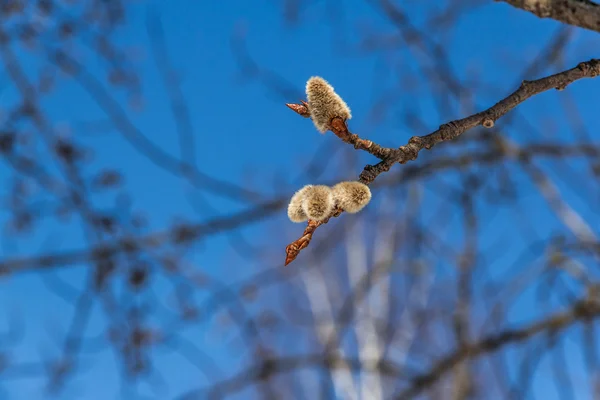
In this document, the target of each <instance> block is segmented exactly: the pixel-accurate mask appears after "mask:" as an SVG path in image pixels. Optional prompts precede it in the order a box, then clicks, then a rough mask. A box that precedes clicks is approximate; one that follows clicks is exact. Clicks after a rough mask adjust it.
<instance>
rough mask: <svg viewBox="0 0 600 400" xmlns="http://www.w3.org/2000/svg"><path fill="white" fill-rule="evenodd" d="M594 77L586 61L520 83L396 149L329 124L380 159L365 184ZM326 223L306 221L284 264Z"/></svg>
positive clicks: (598, 62)
mask: <svg viewBox="0 0 600 400" xmlns="http://www.w3.org/2000/svg"><path fill="white" fill-rule="evenodd" d="M598 75H600V59H592V60H590V61H587V62H581V63H579V64H578V65H577V66H576V67H574V68H571V69H569V70H567V71H563V72H560V73H558V74H555V75H551V76H547V77H545V78H541V79H538V80H534V81H523V82H522V83H521V86H520V87H519V88H518V89H517V90H515V91H514V92H513V93H511V94H510V95H509V96H508V97H506V98H504V99H503V100H500V101H499V102H498V103H496V104H495V105H493V106H492V107H490V108H488V109H487V110H484V111H481V112H479V113H477V114H473V115H471V116H469V117H466V118H463V119H459V120H455V121H450V122H448V123H446V124H443V125H441V126H440V128H439V129H438V130H436V131H435V132H432V133H430V134H428V135H425V136H413V137H411V138H410V140H409V141H408V143H407V144H406V145H405V146H400V147H399V148H397V149H390V148H385V147H382V146H379V145H378V144H376V143H373V142H371V141H367V140H364V139H360V138H359V137H358V136H357V135H354V134H351V133H350V132H349V131H348V129H347V127H346V124H345V122H344V121H342V120H341V119H336V118H334V120H332V122H331V126H332V129H333V133H334V134H335V135H336V136H338V137H340V138H341V139H342V141H344V142H345V143H349V144H353V145H354V147H355V148H357V149H361V150H365V151H367V152H369V153H370V154H373V155H375V156H376V157H378V158H381V159H382V161H380V162H379V163H378V164H376V165H367V166H365V168H364V169H363V171H362V172H361V174H360V176H359V181H360V182H362V183H364V184H366V185H369V184H370V183H372V182H373V181H374V180H375V179H376V178H377V177H378V176H379V175H380V174H382V173H383V172H387V171H389V170H390V168H391V167H392V166H393V165H394V164H396V163H400V164H404V163H406V162H408V161H412V160H415V159H416V158H417V156H418V155H419V152H420V151H421V150H423V149H427V150H429V149H431V148H432V147H433V146H435V145H436V144H439V143H442V142H445V141H448V140H452V139H456V138H458V137H459V136H460V135H462V134H463V133H464V132H466V131H468V130H470V129H473V128H475V127H477V126H479V125H483V126H484V127H486V128H491V127H493V126H494V123H495V121H497V120H498V119H499V118H501V117H502V116H504V115H505V114H507V113H508V112H509V111H511V110H512V109H514V108H515V107H516V106H518V105H519V104H521V103H523V102H524V101H525V100H527V99H529V98H530V97H533V96H535V95H536V94H540V93H542V92H545V91H548V90H550V89H557V90H563V89H565V88H566V87H567V86H568V85H570V84H571V83H573V82H575V81H576V80H579V79H582V78H593V77H596V76H598ZM287 106H288V107H290V108H291V109H292V110H294V111H295V112H297V113H298V114H300V115H302V116H304V117H306V116H307V115H309V114H307V113H308V112H309V111H308V110H307V109H305V108H306V106H305V103H304V102H302V104H288V105H287ZM341 213H342V210H341V209H336V210H335V211H334V212H333V214H332V215H331V217H330V218H332V217H338V216H339V215H340V214H341ZM327 222H329V218H327V219H325V220H323V221H318V222H317V221H308V225H307V227H306V229H305V230H304V233H303V234H302V236H301V237H300V238H299V239H297V240H296V241H294V242H292V243H290V244H289V245H288V246H287V247H286V249H285V252H286V259H285V265H288V264H289V263H291V262H292V261H294V260H295V259H296V257H298V254H299V253H300V251H302V250H303V249H305V248H306V247H308V245H309V244H310V241H311V239H312V236H313V234H314V232H315V230H316V229H317V228H318V227H319V226H321V225H324V224H326V223H327Z"/></svg>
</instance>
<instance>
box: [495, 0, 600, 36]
mask: <svg viewBox="0 0 600 400" xmlns="http://www.w3.org/2000/svg"><path fill="white" fill-rule="evenodd" d="M495 1H503V2H505V3H508V4H510V5H511V6H513V7H516V8H520V9H523V10H525V11H529V12H530V13H532V14H534V15H536V16H538V17H540V18H551V19H554V20H556V21H560V22H563V23H565V24H568V25H573V26H578V27H580V28H584V29H589V30H592V31H596V32H600V4H597V3H594V2H591V1H589V0H495Z"/></svg>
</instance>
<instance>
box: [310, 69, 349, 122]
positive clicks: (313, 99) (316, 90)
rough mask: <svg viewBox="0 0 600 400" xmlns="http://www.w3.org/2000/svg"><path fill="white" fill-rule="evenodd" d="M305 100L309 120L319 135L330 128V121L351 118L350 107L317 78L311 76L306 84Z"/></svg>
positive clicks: (323, 80) (321, 79) (324, 81)
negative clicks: (336, 118) (337, 118)
mask: <svg viewBox="0 0 600 400" xmlns="http://www.w3.org/2000/svg"><path fill="white" fill-rule="evenodd" d="M306 98H307V100H308V109H309V111H310V118H311V119H312V121H313V123H314V124H315V127H316V128H317V129H318V130H319V132H321V133H325V132H327V131H328V130H329V129H330V127H331V120H332V119H333V118H335V117H339V118H341V119H343V120H344V121H346V120H348V119H350V118H352V114H351V113H350V107H348V105H347V104H346V102H344V100H342V98H341V97H340V96H339V95H338V94H337V93H336V92H335V90H334V89H333V86H331V85H330V84H329V82H327V81H326V80H325V79H323V78H321V77H319V76H313V77H312V78H310V79H309V80H308V82H306Z"/></svg>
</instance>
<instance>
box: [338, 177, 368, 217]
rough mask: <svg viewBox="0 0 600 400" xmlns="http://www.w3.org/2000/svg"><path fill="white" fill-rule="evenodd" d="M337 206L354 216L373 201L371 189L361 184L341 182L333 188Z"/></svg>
mask: <svg viewBox="0 0 600 400" xmlns="http://www.w3.org/2000/svg"><path fill="white" fill-rule="evenodd" d="M332 193H333V198H334V202H335V205H336V206H338V207H339V208H341V209H342V210H344V211H346V212H348V213H350V214H354V213H357V212H359V211H360V210H362V209H363V208H364V207H365V206H366V205H367V204H369V202H370V201H371V189H369V187H368V186H367V185H365V184H363V183H360V182H356V181H353V182H340V183H338V184H337V185H335V186H334V187H333V188H332Z"/></svg>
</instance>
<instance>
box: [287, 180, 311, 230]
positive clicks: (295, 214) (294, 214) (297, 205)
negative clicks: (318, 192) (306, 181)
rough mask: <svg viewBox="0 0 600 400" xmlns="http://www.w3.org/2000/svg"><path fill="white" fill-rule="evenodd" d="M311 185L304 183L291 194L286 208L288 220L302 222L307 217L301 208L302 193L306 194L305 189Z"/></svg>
mask: <svg viewBox="0 0 600 400" xmlns="http://www.w3.org/2000/svg"><path fill="white" fill-rule="evenodd" d="M311 187H312V185H306V186H304V187H303V188H302V189H300V190H298V191H297V192H296V193H294V195H293V196H292V199H291V200H290V204H288V210H287V213H288V218H289V219H290V221H292V222H304V221H306V220H307V219H308V217H307V216H306V213H305V212H304V210H303V209H302V202H303V201H304V195H305V194H306V191H307V190H308V189H309V188H311Z"/></svg>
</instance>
